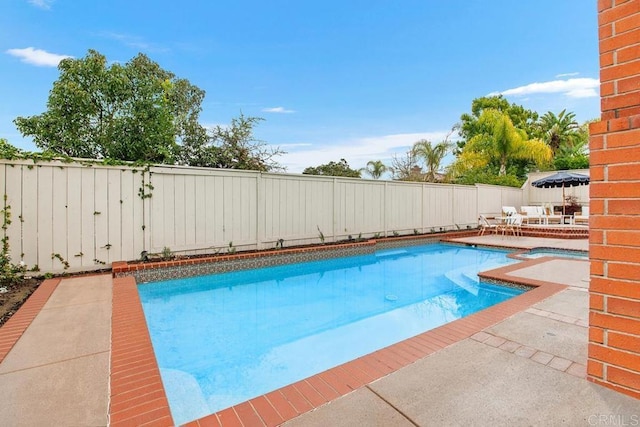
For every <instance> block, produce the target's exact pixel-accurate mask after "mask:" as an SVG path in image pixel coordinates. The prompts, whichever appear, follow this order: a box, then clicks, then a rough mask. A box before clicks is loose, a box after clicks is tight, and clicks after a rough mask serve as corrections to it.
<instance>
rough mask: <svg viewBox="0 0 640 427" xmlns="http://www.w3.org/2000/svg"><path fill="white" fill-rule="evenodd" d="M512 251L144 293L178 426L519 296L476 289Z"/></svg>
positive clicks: (442, 252)
mask: <svg viewBox="0 0 640 427" xmlns="http://www.w3.org/2000/svg"><path fill="white" fill-rule="evenodd" d="M506 254H507V252H505V251H497V250H490V249H474V248H468V247H459V246H451V245H442V244H432V245H425V246H415V247H407V248H399V249H391V250H382V251H377V252H376V253H375V254H371V255H362V256H354V257H346V258H336V259H332V260H327V261H315V262H307V263H300V264H291V265H285V266H278V267H270V268H263V269H256V270H245V271H237V272H233V273H225V274H217V275H210V276H201V277H195V278H189V279H180V280H171V281H163V282H153V283H148V284H141V285H139V286H138V290H139V294H140V297H141V301H142V305H143V309H144V312H145V317H146V320H147V324H148V327H149V331H150V335H151V340H152V343H153V347H154V351H155V353H156V358H157V360H158V365H159V367H160V371H161V376H162V380H163V384H164V387H165V389H166V392H167V397H168V400H169V404H170V407H171V411H172V414H173V417H174V421H175V422H176V423H184V422H187V421H190V420H193V419H196V418H199V417H202V416H204V415H207V414H210V413H213V412H216V411H218V410H220V409H224V408H226V407H229V406H231V405H234V404H237V403H239V402H242V401H245V400H248V399H250V398H252V397H255V396H257V395H261V394H264V393H266V392H269V391H271V390H274V389H277V388H279V387H281V386H284V385H286V384H289V383H292V382H295V381H297V380H299V379H302V378H306V377H308V376H311V375H313V374H316V373H318V372H321V371H323V370H325V369H328V368H330V367H333V366H336V365H339V364H341V363H344V362H346V361H349V360H352V359H354V358H357V357H359V356H362V355H364V354H367V353H370V352H372V351H375V350H377V349H379V348H382V347H386V346H388V345H390V344H393V343H396V342H398V341H401V340H403V339H406V338H409V337H412V336H414V335H417V334H419V333H421V332H424V331H426V330H429V329H433V328H435V327H438V326H440V325H442V324H444V323H447V322H450V321H453V320H455V319H458V318H461V317H464V316H467V315H469V314H472V313H474V312H476V311H479V310H482V309H483V308H486V307H489V306H491V305H494V304H496V303H499V302H502V301H504V300H507V299H509V298H511V297H513V296H515V295H518V294H520V293H522V291H521V290H518V289H512V288H504V287H500V286H494V285H489V284H485V283H479V282H478V279H477V275H476V274H477V272H478V271H482V270H488V269H491V268H496V267H498V266H502V265H506V264H509V263H512V262H515V261H513V260H510V259H508V258H507V257H506Z"/></svg>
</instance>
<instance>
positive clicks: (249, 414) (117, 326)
mask: <svg viewBox="0 0 640 427" xmlns="http://www.w3.org/2000/svg"><path fill="white" fill-rule="evenodd" d="M547 260H548V258H547V259H545V258H540V259H535V260H530V261H525V262H521V263H519V264H517V267H516V266H515V265H511V266H507V267H503V268H499V269H496V270H491V271H490V272H485V273H483V275H482V276H483V277H486V278H489V279H493V280H498V281H504V282H509V283H519V284H525V285H530V286H534V287H535V288H534V289H532V290H531V291H529V292H526V293H524V294H521V295H518V296H516V297H514V298H512V299H510V300H508V301H505V302H503V303H500V304H497V305H494V306H492V307H489V308H487V309H485V310H482V311H480V312H477V313H475V314H472V315H470V316H467V317H465V318H462V319H458V320H456V321H454V322H451V323H448V324H446V325H443V326H440V327H438V328H435V329H432V330H430V331H427V332H424V333H422V334H419V335H416V336H415V337H412V338H409V339H406V340H404V341H401V342H399V343H396V344H394V345H391V346H389V347H385V348H383V349H380V350H378V351H376V352H373V353H370V354H367V355H365V356H362V357H359V358H357V359H355V360H352V361H350V362H347V363H344V364H342V365H339V366H336V367H334V368H331V369H328V370H326V371H324V372H321V373H319V374H317V375H314V376H311V377H309V378H306V379H304V380H301V381H298V382H296V383H293V384H290V385H287V386H285V387H282V388H280V389H278V390H274V391H272V392H270V393H267V394H265V395H262V396H259V397H256V398H254V399H251V400H249V401H247V402H243V403H240V404H238V405H235V406H232V407H230V408H227V409H224V410H222V411H219V412H217V413H215V414H211V415H209V416H206V417H204V418H201V419H199V420H195V421H192V422H190V423H188V424H186V425H188V426H224V427H226V426H243V425H244V426H276V425H279V424H282V423H283V422H285V421H288V420H291V419H293V418H295V417H297V416H298V415H301V414H303V413H305V412H308V411H311V410H313V409H315V408H318V407H320V406H322V405H324V404H325V403H327V402H330V401H332V400H334V399H337V398H338V397H341V396H344V395H347V394H349V393H351V392H352V391H354V390H357V389H358V388H360V387H363V386H365V385H366V384H369V383H371V382H373V381H375V380H377V379H380V378H382V377H384V376H386V375H389V374H391V373H393V372H395V371H397V370H398V369H400V368H402V367H404V366H407V365H410V364H412V363H414V362H415V361H417V360H419V359H422V358H423V357H426V356H429V355H430V354H433V353H435V352H437V351H438V350H441V349H443V348H445V347H448V346H450V345H452V344H455V343H457V342H459V341H462V340H464V339H466V338H469V337H471V336H472V335H474V334H476V333H478V332H480V331H482V330H483V329H486V328H488V327H490V326H492V325H495V324H496V323H499V322H501V321H503V320H505V319H506V318H508V317H510V316H512V315H514V314H516V313H519V312H521V311H523V310H525V309H527V308H529V307H531V306H532V305H534V304H536V303H538V302H540V301H542V300H544V299H546V298H548V297H549V296H551V295H553V294H555V293H557V292H560V291H561V290H563V289H565V288H566V286H564V285H560V284H556V283H550V282H544V281H540V280H529V279H524V278H517V279H516V278H514V277H513V276H508V275H507V273H509V272H511V271H513V270H515V269H517V268H523V267H527V266H531V265H536V264H539V263H542V262H545V261H547ZM111 334H112V347H111V378H110V382H111V387H110V390H111V392H110V393H111V396H110V405H109V412H110V420H111V425H113V426H125V425H126V426H133V425H136V426H137V425H154V426H170V425H173V424H174V423H173V420H172V418H171V413H170V410H169V405H168V401H167V398H166V394H165V391H164V387H163V385H162V380H161V378H160V371H159V369H158V364H157V361H156V358H155V355H154V352H153V347H152V345H151V339H150V336H149V331H148V329H147V324H146V320H145V317H144V313H143V311H142V304H141V302H140V297H139V295H138V291H137V287H136V283H135V280H134V279H133V277H123V278H114V279H113V317H112V329H111Z"/></svg>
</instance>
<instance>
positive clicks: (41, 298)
mask: <svg viewBox="0 0 640 427" xmlns="http://www.w3.org/2000/svg"><path fill="white" fill-rule="evenodd" d="M61 281H62V279H60V278H56V279H47V280H45V281H44V282H42V283H41V284H40V286H38V288H37V289H36V290H35V291H34V292H33V293H32V294H31V296H30V297H29V298H28V299H27V301H26V302H25V303H24V304H23V305H22V307H20V309H19V310H18V311H17V312H16V313H14V315H13V316H11V318H10V319H9V320H7V322H6V323H5V324H4V325H2V327H1V328H0V363H2V361H3V360H4V358H5V357H7V354H9V351H10V350H11V349H12V348H13V346H14V345H15V344H16V342H18V340H19V339H20V337H21V336H22V334H23V333H24V331H26V330H27V328H28V327H29V325H30V324H31V322H33V319H35V318H36V316H37V315H38V313H40V310H42V307H44V305H45V304H46V302H47V301H48V300H49V297H50V296H51V294H53V291H55V290H56V288H57V287H58V284H59V283H60V282H61Z"/></svg>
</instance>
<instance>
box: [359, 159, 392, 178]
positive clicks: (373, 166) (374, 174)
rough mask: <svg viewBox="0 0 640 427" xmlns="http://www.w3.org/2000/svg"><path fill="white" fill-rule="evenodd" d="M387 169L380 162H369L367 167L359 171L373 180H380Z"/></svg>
mask: <svg viewBox="0 0 640 427" xmlns="http://www.w3.org/2000/svg"><path fill="white" fill-rule="evenodd" d="M387 170H389V168H388V167H387V166H386V165H385V164H384V163H382V162H381V161H380V160H369V161H368V162H367V167H366V168H362V169H360V171H361V172H363V173H366V174H367V175H369V176H370V177H371V178H373V179H380V177H381V176H382V174H384V173H385V172H386V171H387Z"/></svg>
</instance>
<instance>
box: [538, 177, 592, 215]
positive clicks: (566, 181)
mask: <svg viewBox="0 0 640 427" xmlns="http://www.w3.org/2000/svg"><path fill="white" fill-rule="evenodd" d="M588 184H589V177H588V176H587V175H582V174H581V173H571V172H558V173H554V174H553V175H549V176H547V177H544V178H540V179H537V180H535V181H533V182H532V183H531V185H533V186H534V187H537V188H560V187H562V214H563V215H564V212H565V210H564V201H565V197H564V188H565V187H576V186H578V185H588Z"/></svg>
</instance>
